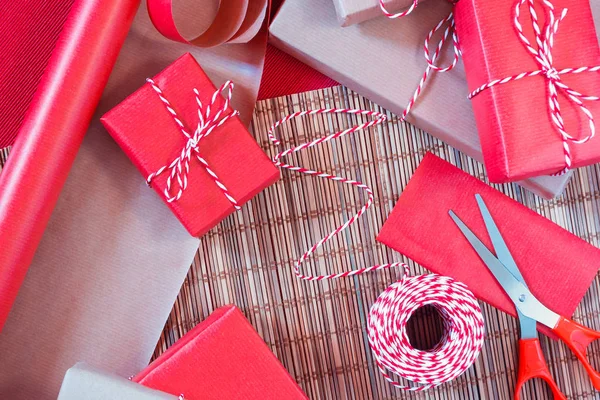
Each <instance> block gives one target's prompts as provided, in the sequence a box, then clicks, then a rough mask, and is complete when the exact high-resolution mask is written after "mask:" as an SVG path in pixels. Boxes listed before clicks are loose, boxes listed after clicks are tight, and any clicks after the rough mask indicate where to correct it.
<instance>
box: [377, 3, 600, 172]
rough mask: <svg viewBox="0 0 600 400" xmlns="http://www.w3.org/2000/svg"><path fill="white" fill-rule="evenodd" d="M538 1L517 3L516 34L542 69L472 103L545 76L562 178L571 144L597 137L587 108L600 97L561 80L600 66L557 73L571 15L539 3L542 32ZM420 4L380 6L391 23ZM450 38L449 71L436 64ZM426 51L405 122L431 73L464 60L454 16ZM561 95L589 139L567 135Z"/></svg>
mask: <svg viewBox="0 0 600 400" xmlns="http://www.w3.org/2000/svg"><path fill="white" fill-rule="evenodd" d="M449 1H450V2H451V3H453V4H456V2H457V0H449ZM535 1H536V0H517V2H516V4H515V8H514V18H513V25H514V28H515V30H516V33H517V35H518V37H519V40H520V42H521V43H522V44H523V46H524V47H525V49H526V50H527V52H528V53H529V54H530V55H531V56H532V57H533V58H534V60H535V62H536V63H537V64H538V66H539V69H537V70H535V71H530V72H522V73H520V74H516V75H512V76H508V77H505V78H502V79H494V80H492V81H490V82H487V83H485V84H483V85H481V86H480V87H479V88H477V89H476V90H474V91H473V92H471V93H470V94H469V99H472V98H474V97H475V96H477V95H478V94H480V93H481V92H483V91H485V90H487V89H489V88H492V87H494V86H497V85H501V84H505V83H508V82H513V81H517V80H520V79H523V78H526V77H533V76H541V77H543V78H545V79H546V82H547V88H548V90H547V94H548V100H547V105H548V113H549V116H550V119H551V121H552V124H553V126H554V127H555V129H556V130H557V131H558V132H559V134H560V137H561V141H562V145H563V153H564V158H565V167H564V168H562V169H561V170H560V171H558V172H556V173H554V174H553V175H562V174H565V173H567V172H568V171H569V170H570V169H571V168H572V164H573V157H572V151H571V146H570V144H571V143H574V144H583V143H586V142H588V141H589V140H590V139H592V138H593V137H594V136H595V134H596V128H595V123H594V116H593V114H592V113H591V111H590V110H589V109H588V108H587V107H586V106H585V104H584V101H598V100H600V97H598V96H590V95H586V94H582V93H580V92H578V91H576V90H574V89H572V88H571V87H569V86H568V85H566V84H565V83H564V82H563V81H562V78H561V76H562V75H565V74H580V73H583V72H598V71H600V65H598V66H591V67H588V66H584V67H577V68H564V69H561V70H557V69H556V68H555V67H554V61H553V56H552V49H553V46H554V36H555V35H556V33H557V32H558V27H559V25H560V23H561V22H562V21H563V19H564V18H565V17H566V15H567V9H566V8H565V9H563V10H562V11H561V13H560V14H559V15H558V16H557V14H555V12H554V5H553V3H552V1H550V0H538V2H539V3H540V4H541V5H542V6H543V8H544V12H545V14H546V24H545V26H544V28H543V29H542V28H541V27H540V23H539V19H538V16H537V12H536V11H535V8H534V7H535ZM418 3H419V0H413V3H412V5H411V6H410V7H409V8H408V9H407V10H405V11H403V12H399V13H395V14H394V13H391V12H389V11H388V10H387V8H386V7H385V4H384V1H383V0H379V6H380V8H381V10H382V12H383V14H384V15H386V16H387V17H388V18H391V19H396V18H401V17H405V16H407V15H409V14H410V13H412V12H413V11H414V10H415V9H416V7H417V5H418ZM525 3H527V5H528V8H529V13H530V17H531V24H532V27H533V31H534V33H535V44H536V45H537V48H536V47H534V46H533V45H532V44H531V42H530V41H529V39H527V37H526V36H525V34H524V33H523V26H522V24H521V20H520V19H521V8H522V7H523V6H524V5H525ZM445 25H447V26H446V29H445V30H444V33H443V35H442V38H441V39H440V41H439V42H438V45H437V47H436V48H435V52H434V54H433V56H431V55H430V50H429V46H430V45H429V43H430V41H431V39H432V37H433V35H434V34H435V33H436V32H437V31H439V30H440V29H442V27H443V26H445ZM450 35H451V36H452V42H453V48H454V49H453V50H454V58H453V60H452V62H451V63H450V64H449V65H448V66H447V67H439V66H437V65H436V64H435V63H436V61H437V59H438V58H439V55H440V53H441V50H442V47H443V46H444V44H445V43H446V42H447V39H448V37H449V36H450ZM424 47H425V59H426V61H427V68H426V69H425V73H424V74H423V77H422V78H421V80H420V82H419V84H418V86H417V89H416V90H415V93H414V94H413V96H412V98H411V99H410V101H409V103H408V106H407V107H406V110H405V111H404V113H403V114H402V118H401V119H402V120H404V119H405V118H406V116H407V115H408V113H409V112H410V110H411V109H412V108H413V106H414V105H415V103H416V101H417V99H418V97H419V95H420V94H421V92H422V90H423V87H424V86H425V83H426V81H427V78H428V77H429V75H430V73H431V72H432V71H438V72H447V71H450V70H452V69H453V68H454V67H455V66H456V63H457V62H458V59H459V57H460V56H461V51H460V42H459V39H458V35H457V33H456V27H455V23H454V13H453V12H450V13H449V14H448V16H446V17H445V18H443V19H442V20H441V21H440V23H439V24H438V25H437V26H436V27H434V28H433V29H432V30H431V31H430V32H429V33H428V35H427V37H426V38H425V46H424ZM559 93H560V94H562V95H563V97H566V98H567V99H568V100H569V102H570V103H572V104H574V105H575V106H576V107H577V108H578V109H579V110H580V111H581V113H582V114H583V115H584V116H585V118H586V119H587V120H588V126H589V131H588V132H589V133H588V134H587V135H586V136H584V137H582V138H579V139H578V138H576V137H574V136H573V135H571V134H570V133H569V132H568V131H567V129H566V127H565V122H564V119H563V116H562V111H561V107H560V102H559Z"/></svg>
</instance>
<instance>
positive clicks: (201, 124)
mask: <svg viewBox="0 0 600 400" xmlns="http://www.w3.org/2000/svg"><path fill="white" fill-rule="evenodd" d="M146 81H147V82H148V83H149V84H150V86H152V88H153V89H154V91H155V92H156V93H157V94H158V97H159V98H160V100H161V101H162V102H163V104H164V105H165V108H166V109H167V111H168V112H169V114H171V116H172V117H173V121H174V122H175V124H176V125H177V127H178V128H179V130H180V131H181V133H182V134H183V135H184V136H185V137H186V138H187V139H188V140H187V142H186V143H185V145H184V146H183V148H182V149H181V152H180V154H179V157H177V158H175V159H174V160H173V161H171V163H169V164H166V165H164V166H162V167H160V168H159V169H158V170H157V171H156V172H153V173H151V174H150V175H149V176H148V178H147V179H146V181H147V183H148V185H151V184H152V180H153V179H154V178H156V177H157V176H159V175H161V174H162V173H163V172H165V171H167V170H169V171H170V173H169V177H168V178H167V185H166V187H165V190H164V195H165V198H166V200H167V201H168V202H169V203H171V202H174V201H177V200H179V199H180V198H181V196H182V195H183V192H184V191H185V190H186V189H187V187H188V174H189V172H190V161H191V159H192V156H194V157H195V158H196V159H197V160H198V161H199V162H200V164H201V165H202V166H203V167H204V169H205V170H206V172H207V173H208V174H209V175H210V177H211V178H212V179H213V181H214V182H215V184H216V185H217V187H218V188H219V189H221V191H222V192H223V195H224V196H225V197H226V198H227V200H229V202H230V203H231V205H232V206H233V207H234V208H235V209H236V210H239V209H240V208H241V207H240V206H239V204H238V202H237V201H236V199H235V198H234V197H233V196H232V195H231V194H230V193H229V190H228V189H227V187H226V186H225V185H224V184H223V182H221V180H220V179H219V177H218V176H217V174H216V173H215V172H214V171H213V170H212V169H211V167H210V165H208V162H207V161H206V160H205V159H204V158H203V157H202V156H201V155H200V150H199V148H198V146H199V144H200V142H201V141H202V139H204V138H205V137H207V136H208V135H210V134H211V133H212V132H213V131H214V130H215V129H217V128H219V127H220V126H222V125H223V124H224V123H225V122H227V121H228V120H229V119H230V118H233V117H236V116H237V115H239V112H238V111H237V110H234V111H230V112H229V113H227V109H228V108H229V103H230V102H231V96H232V92H233V87H234V84H233V82H231V81H227V82H225V83H224V84H223V85H222V86H221V87H220V88H219V89H217V90H216V91H215V92H214V93H213V95H212V97H211V101H210V103H209V104H207V105H206V107H204V105H203V104H202V101H201V100H200V93H199V92H198V90H197V89H194V94H195V95H196V103H197V104H198V125H197V127H196V130H195V131H194V133H193V134H190V133H189V132H188V130H187V128H186V126H185V124H184V123H183V122H182V121H181V118H179V116H178V115H177V112H176V111H175V109H174V108H173V106H172V105H171V103H170V102H169V100H168V99H167V98H166V97H165V95H164V93H163V91H162V90H161V89H160V88H159V87H158V85H157V84H156V83H155V82H154V81H153V80H152V79H150V78H148V79H146ZM224 91H227V96H226V97H225V101H224V102H223V106H222V107H221V108H216V107H215V104H216V102H217V99H218V97H219V96H220V95H221V93H222V92H224ZM192 152H193V153H192ZM174 182H176V183H177V188H178V190H177V193H175V194H173V190H174V187H175V185H174Z"/></svg>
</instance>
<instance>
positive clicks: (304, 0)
mask: <svg viewBox="0 0 600 400" xmlns="http://www.w3.org/2000/svg"><path fill="white" fill-rule="evenodd" d="M375 1H377V0H375ZM591 3H592V9H593V10H594V13H595V15H596V17H600V15H598V14H599V13H600V2H598V1H593V2H591ZM451 7H452V6H451V4H449V3H448V2H447V1H442V0H433V1H425V2H423V3H422V4H419V6H418V7H417V8H416V9H415V10H414V12H413V13H411V14H410V15H409V16H407V17H404V18H400V19H394V20H391V19H389V18H378V19H374V20H371V21H367V22H365V23H362V24H359V25H354V26H349V27H345V28H342V27H340V26H339V21H338V19H337V16H336V12H335V8H334V6H333V4H332V3H331V0H286V1H285V3H284V4H283V6H282V7H281V9H280V10H279V13H278V15H277V17H276V18H275V20H274V21H273V24H272V25H271V28H270V32H271V39H270V40H271V42H272V43H273V44H274V45H275V46H277V47H278V48H280V49H281V50H283V51H285V52H287V53H289V54H291V55H292V56H294V57H296V58H298V59H300V60H302V61H303V62H305V63H307V64H308V65H310V66H312V67H313V68H315V69H317V70H319V71H321V72H322V73H324V74H325V75H328V76H330V77H331V78H333V79H335V80H337V81H338V82H340V83H341V84H343V85H345V86H347V87H349V88H350V89H352V90H354V91H356V92H357V93H359V94H361V95H363V96H365V97H367V98H369V99H370V100H372V101H373V102H375V103H377V104H379V105H380V106H382V107H384V108H386V109H388V110H390V111H391V112H393V113H395V114H397V115H401V114H402V112H403V111H404V110H405V109H406V106H407V104H408V101H409V99H410V98H411V97H412V96H413V93H414V91H415V89H416V87H417V84H418V82H419V80H420V79H421V77H422V75H423V72H424V71H425V68H426V66H427V63H426V61H425V58H424V56H423V43H424V40H425V37H426V36H427V34H428V32H429V31H430V30H431V29H432V28H433V27H434V26H435V25H437V24H438V23H439V21H440V20H442V18H444V17H446V16H447V15H448V13H449V12H450V10H451ZM299 32H302V34H299ZM431 45H432V47H433V46H435V45H437V42H436V43H432V44H431ZM446 51H447V52H448V55H451V52H452V49H451V46H448V47H447V48H446ZM449 59H450V58H449V57H446V61H447V60H449ZM467 95H468V89H467V83H466V79H465V73H464V69H463V65H462V62H459V63H458V65H457V67H456V68H455V69H454V70H452V71H450V72H445V73H435V72H434V73H433V75H432V76H431V77H430V79H429V80H428V82H427V84H426V87H425V90H424V91H423V93H422V94H421V96H420V98H419V100H418V102H417V104H416V106H415V107H414V108H413V110H412V112H411V113H410V114H409V116H408V118H407V120H408V122H410V123H412V124H414V125H415V126H416V127H418V128H421V129H423V130H425V131H426V132H429V133H431V134H432V135H433V136H435V137H437V138H439V139H441V140H443V141H444V142H446V143H448V144H449V145H451V146H453V147H454V148H456V149H458V150H459V151H461V152H463V153H464V154H466V155H468V156H470V157H472V158H474V159H476V160H478V161H480V162H481V161H483V156H482V152H481V145H480V143H479V137H478V134H477V128H476V125H475V118H474V115H473V111H472V107H471V103H470V101H469V100H468V98H467ZM569 177H570V175H563V176H542V177H537V178H533V179H528V180H526V181H522V182H519V184H520V185H521V186H523V187H525V188H527V189H529V190H531V191H532V192H534V193H536V194H538V195H540V196H542V197H545V198H547V199H550V198H553V197H555V196H557V195H559V194H560V193H562V191H563V190H564V188H565V186H566V184H567V182H568V179H569Z"/></svg>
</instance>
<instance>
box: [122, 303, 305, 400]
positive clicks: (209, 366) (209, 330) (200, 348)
mask: <svg viewBox="0 0 600 400" xmlns="http://www.w3.org/2000/svg"><path fill="white" fill-rule="evenodd" d="M133 381H134V382H138V383H141V384H142V385H144V386H147V387H150V388H153V389H157V390H161V391H163V392H167V393H171V394H174V395H176V396H178V395H180V394H183V395H184V396H185V398H186V399H189V400H200V399H219V400H238V399H244V400H253V399H255V400H271V399H272V400H279V399H286V400H294V399H307V397H306V395H305V394H304V393H303V392H302V390H301V389H300V387H299V386H298V384H297V383H296V382H295V381H294V380H293V379H292V377H291V376H290V375H289V374H288V372H287V371H286V370H285V368H284V367H283V365H281V363H280V362H279V361H278V360H277V358H276V357H275V355H274V354H273V353H272V352H271V350H270V349H269V348H268V347H267V345H266V344H265V343H264V342H263V340H262V339H261V338H260V336H258V334H257V333H256V331H255V330H254V328H253V327H252V325H250V323H249V322H248V320H246V318H244V315H243V314H242V313H241V312H240V310H238V309H237V308H236V307H235V306H226V307H222V308H219V309H218V310H216V311H214V312H213V313H212V314H211V315H210V316H209V317H208V318H207V319H206V320H204V321H203V322H202V323H201V324H199V325H198V326H196V327H195V328H194V329H192V330H191V331H189V332H188V333H187V334H186V335H185V336H184V337H183V338H181V339H180V340H178V341H177V342H176V343H175V344H174V345H173V346H171V347H170V348H169V349H168V350H167V351H166V352H165V353H163V354H162V355H161V356H160V357H159V358H157V359H156V360H155V361H154V362H153V363H152V364H150V365H149V366H148V368H146V369H144V370H143V371H142V372H140V373H139V374H138V375H136V376H135V377H134V378H133Z"/></svg>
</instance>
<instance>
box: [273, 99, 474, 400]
mask: <svg viewBox="0 0 600 400" xmlns="http://www.w3.org/2000/svg"><path fill="white" fill-rule="evenodd" d="M341 113H343V114H352V115H356V116H363V117H369V118H371V120H369V121H367V122H364V123H361V124H359V125H356V126H354V127H351V128H348V129H345V130H343V131H340V132H336V133H332V134H330V135H327V136H324V137H321V138H318V139H315V140H313V141H311V142H307V143H303V144H301V145H298V146H295V147H291V148H289V149H287V150H284V151H281V152H280V153H278V154H277V155H276V156H275V157H274V158H273V162H275V164H276V165H277V166H279V167H281V168H285V169H288V170H290V171H297V172H300V173H303V174H306V175H311V176H316V177H319V178H324V179H329V180H332V181H337V182H342V183H345V184H347V185H351V186H354V187H357V188H359V189H362V190H364V191H365V192H366V193H367V203H366V204H365V205H364V206H363V207H362V208H361V209H360V210H359V211H358V212H357V213H356V214H355V215H354V216H353V217H352V218H350V219H349V220H348V221H347V222H346V223H344V224H343V225H341V226H339V227H338V228H336V229H334V230H333V231H331V232H330V233H329V234H328V235H326V236H325V237H323V238H322V239H321V240H319V241H318V242H317V243H315V244H314V245H313V246H312V247H311V248H310V249H308V250H307V251H306V252H305V253H304V254H303V255H302V257H300V259H299V260H298V262H297V263H296V265H295V267H294V272H295V274H296V276H297V277H298V278H300V279H303V280H308V281H320V280H325V279H336V278H341V277H348V276H354V275H360V274H364V273H366V272H371V271H376V270H380V269H386V268H393V267H402V268H403V269H404V272H405V273H404V276H403V278H402V279H401V280H399V281H398V282H396V283H394V284H392V285H391V286H389V287H388V288H387V289H386V290H385V291H384V292H383V293H382V294H381V295H380V296H379V298H378V299H377V301H376V302H375V303H374V304H373V306H372V307H371V310H370V312H369V320H368V335H369V344H370V346H371V349H372V350H373V353H374V355H375V359H376V362H377V365H378V367H379V369H380V370H381V372H382V373H383V375H384V376H385V378H386V379H387V380H388V381H389V382H390V383H391V384H393V385H394V386H396V387H398V388H400V389H405V390H411V391H421V390H426V389H429V388H431V387H433V386H437V385H440V384H442V383H445V382H448V381H451V380H452V379H455V378H456V377H458V376H459V375H461V374H462V373H463V372H465V371H466V370H467V369H468V368H469V367H470V366H471V365H472V364H473V363H474V362H475V360H476V359H477V356H478V355H479V352H480V351H481V348H482V346H483V339H484V331H485V329H484V321H483V315H482V313H481V308H480V307H479V303H478V302H477V299H476V298H475V296H474V295H473V293H471V291H469V289H468V288H467V287H466V285H464V284H463V283H460V282H456V281H454V280H453V279H452V278H450V277H445V276H440V275H435V274H431V275H420V276H409V275H408V265H406V264H404V263H402V262H394V263H388V264H381V265H375V266H372V267H367V268H362V269H358V270H351V271H345V272H338V273H333V274H328V275H317V276H312V275H305V274H303V273H302V272H301V271H300V267H301V266H302V263H303V262H304V261H305V260H307V259H308V258H309V257H310V256H311V255H312V254H313V253H314V252H316V251H317V250H318V249H319V248H320V247H321V246H323V245H324V244H325V243H326V242H327V241H329V240H331V239H332V238H333V237H334V236H336V235H337V234H339V233H340V232H342V231H344V230H345V229H346V228H348V227H349V226H350V225H351V224H353V223H354V222H356V221H357V220H358V219H359V218H360V217H361V216H362V215H363V214H364V213H365V212H366V211H367V210H368V209H369V207H371V205H372V204H373V191H372V190H371V188H369V187H368V186H367V185H365V184H364V183H361V182H358V181H356V180H353V179H347V178H344V177H341V176H336V175H333V174H329V173H326V172H320V171H316V170H312V169H308V168H304V167H302V166H295V165H291V164H287V163H284V162H283V161H281V159H282V158H283V157H285V156H287V155H290V154H292V153H296V152H299V151H302V150H304V149H308V148H311V147H314V146H317V145H319V144H321V143H325V142H329V141H331V140H334V139H337V138H340V137H342V136H345V135H348V134H350V133H353V132H356V131H359V130H363V129H367V128H370V127H372V126H375V125H379V124H381V123H383V122H384V121H386V119H387V118H386V116H385V115H384V114H382V113H379V112H376V111H365V110H358V109H319V110H310V111H300V112H296V113H294V114H291V115H289V116H287V117H285V118H283V119H281V120H279V121H277V122H276V123H275V124H273V126H272V127H271V129H270V130H269V133H268V135H269V138H270V139H271V141H272V142H273V143H274V144H275V145H279V144H280V141H279V139H277V137H276V136H275V130H276V129H277V128H278V127H279V126H280V125H282V124H284V123H285V122H287V121H289V120H291V119H293V118H296V117H302V116H311V115H317V114H341ZM426 305H431V306H433V307H435V308H436V309H437V310H438V311H439V313H440V315H441V316H442V319H443V320H444V327H445V332H444V335H443V337H442V339H441V341H440V342H439V343H438V345H437V346H436V347H435V348H434V349H432V350H430V351H422V350H417V349H415V348H413V347H412V346H411V344H410V341H409V340H408V336H407V332H406V324H407V323H408V320H409V319H410V317H411V316H412V315H413V314H414V312H415V311H416V310H417V309H418V308H420V307H424V306H426ZM392 374H394V375H397V376H400V377H402V378H404V379H406V380H408V381H412V382H414V383H415V384H416V385H406V384H403V383H401V382H399V381H397V380H396V379H395V378H394V376H393V375H392Z"/></svg>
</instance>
